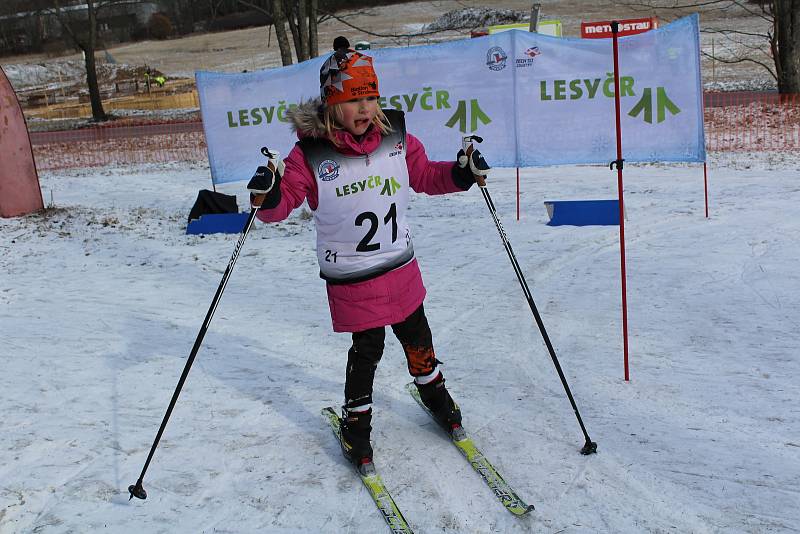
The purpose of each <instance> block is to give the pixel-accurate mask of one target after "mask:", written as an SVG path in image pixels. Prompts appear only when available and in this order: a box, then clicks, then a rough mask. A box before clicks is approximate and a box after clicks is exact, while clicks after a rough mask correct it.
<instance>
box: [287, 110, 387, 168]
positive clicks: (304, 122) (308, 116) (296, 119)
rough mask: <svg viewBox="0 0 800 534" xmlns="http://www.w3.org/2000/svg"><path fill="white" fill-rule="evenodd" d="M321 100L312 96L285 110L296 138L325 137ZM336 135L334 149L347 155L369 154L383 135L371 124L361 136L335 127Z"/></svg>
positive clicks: (334, 133)
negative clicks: (354, 135) (356, 136)
mask: <svg viewBox="0 0 800 534" xmlns="http://www.w3.org/2000/svg"><path fill="white" fill-rule="evenodd" d="M322 110H323V107H322V100H320V99H319V98H312V99H311V100H306V101H305V102H300V103H299V104H298V105H297V106H296V107H294V108H292V109H291V110H289V111H287V112H286V117H287V118H288V119H289V122H291V124H292V129H293V130H294V131H295V133H296V134H297V138H298V139H304V138H306V137H313V138H317V139H327V133H326V132H325V123H324V122H323V120H322ZM333 135H334V136H335V137H336V150H337V151H339V152H341V153H342V154H347V155H351V156H354V155H363V154H371V153H372V152H374V151H375V150H376V149H377V148H378V146H379V145H380V144H381V140H382V139H383V137H382V136H381V132H380V130H378V129H377V128H375V127H374V126H371V127H370V128H369V129H368V130H367V131H366V132H365V133H364V135H362V136H361V137H359V138H358V139H356V138H355V137H353V134H351V133H350V132H348V131H347V130H339V129H336V130H334V132H333Z"/></svg>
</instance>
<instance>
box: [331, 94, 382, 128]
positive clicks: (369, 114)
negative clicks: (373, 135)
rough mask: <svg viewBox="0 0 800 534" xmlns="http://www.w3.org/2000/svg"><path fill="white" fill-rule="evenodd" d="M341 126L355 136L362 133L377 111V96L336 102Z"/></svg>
mask: <svg viewBox="0 0 800 534" xmlns="http://www.w3.org/2000/svg"><path fill="white" fill-rule="evenodd" d="M338 106H339V110H340V111H341V118H340V122H341V127H342V128H344V129H345V130H347V131H348V132H350V133H351V134H353V135H355V136H359V135H363V134H364V132H366V131H367V128H369V125H370V124H372V120H373V119H374V118H375V115H376V114H377V113H378V98H377V97H375V96H369V97H366V98H358V99H354V100H349V101H347V102H342V103H340V104H338Z"/></svg>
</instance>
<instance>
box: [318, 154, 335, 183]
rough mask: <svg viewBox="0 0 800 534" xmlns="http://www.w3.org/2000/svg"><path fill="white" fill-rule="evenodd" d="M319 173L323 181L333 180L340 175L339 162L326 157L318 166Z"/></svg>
mask: <svg viewBox="0 0 800 534" xmlns="http://www.w3.org/2000/svg"><path fill="white" fill-rule="evenodd" d="M317 174H318V175H319V179H320V180H322V181H323V182H331V181H333V180H335V179H337V178H338V177H339V164H338V163H336V162H335V161H333V160H332V159H326V160H325V161H323V162H322V163H320V164H319V167H317Z"/></svg>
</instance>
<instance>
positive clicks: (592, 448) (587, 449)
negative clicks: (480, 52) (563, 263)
mask: <svg viewBox="0 0 800 534" xmlns="http://www.w3.org/2000/svg"><path fill="white" fill-rule="evenodd" d="M473 140H475V141H477V142H478V143H480V142H482V141H483V139H482V138H480V137H478V136H477V135H466V136H464V138H463V149H464V152H465V153H466V152H467V149H468V148H469V147H471V146H472V141H473ZM479 187H480V189H481V193H483V199H484V200H485V201H486V206H487V207H488V208H489V213H491V214H492V219H494V224H495V226H497V231H498V232H500V239H501V240H502V241H503V246H504V247H505V249H506V253H508V258H509V259H510V260H511V266H512V267H513V268H514V272H515V273H516V275H517V279H518V280H519V284H520V286H522V292H523V293H525V298H526V299H527V300H528V305H529V306H530V307H531V311H532V312H533V318H534V319H535V320H536V324H537V325H538V326H539V331H540V332H541V333H542V339H544V344H545V345H547V351H548V352H549V353H550V358H552V360H553V365H555V366H556V371H558V376H559V378H561V383H562V384H563V385H564V390H565V391H566V392H567V397H568V398H569V402H570V404H572V409H573V411H574V412H575V417H577V418H578V424H579V425H580V426H581V431H582V432H583V436H584V437H585V438H586V443H585V444H584V446H583V448H582V449H581V454H592V453H595V452H597V443H595V442H594V441H592V440H591V439H590V438H589V434H588V433H587V432H586V427H585V426H584V424H583V419H581V414H580V412H579V411H578V406H577V405H576V404H575V399H574V398H573V397H572V392H571V391H570V389H569V385H568V384H567V379H566V377H565V376H564V371H562V370H561V364H559V363H558V358H557V357H556V351H555V350H554V349H553V344H552V343H550V337H549V336H548V335H547V330H545V328H544V322H543V321H542V317H541V316H540V315H539V311H538V310H537V309H536V303H534V302H533V295H532V294H531V290H530V289H529V288H528V283H527V282H526V281H525V276H524V275H523V274H522V269H521V268H520V266H519V262H517V257H516V256H515V255H514V251H513V250H512V248H511V243H510V242H509V241H508V237H507V236H506V231H505V230H504V229H503V224H502V223H501V222H500V219H499V217H498V216H497V210H496V209H495V208H494V202H492V197H491V195H489V189H488V188H487V187H486V184H484V185H479Z"/></svg>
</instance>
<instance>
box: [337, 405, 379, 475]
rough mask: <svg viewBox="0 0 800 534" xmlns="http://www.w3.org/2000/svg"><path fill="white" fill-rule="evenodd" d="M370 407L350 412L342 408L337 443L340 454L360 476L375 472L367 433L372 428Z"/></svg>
mask: <svg viewBox="0 0 800 534" xmlns="http://www.w3.org/2000/svg"><path fill="white" fill-rule="evenodd" d="M371 422H372V408H370V409H369V410H367V411H366V412H350V411H348V410H347V409H346V408H342V423H341V427H340V428H341V434H340V442H339V444H340V445H341V446H342V454H343V455H344V457H345V458H346V459H347V461H349V462H350V463H351V464H353V466H354V467H355V468H356V471H358V472H359V473H360V474H361V475H362V476H369V475H372V474H374V473H375V465H374V464H373V463H372V445H370V442H369V433H370V431H371V430H372V426H370V423H371Z"/></svg>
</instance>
